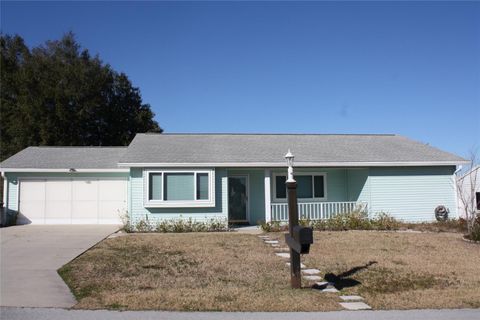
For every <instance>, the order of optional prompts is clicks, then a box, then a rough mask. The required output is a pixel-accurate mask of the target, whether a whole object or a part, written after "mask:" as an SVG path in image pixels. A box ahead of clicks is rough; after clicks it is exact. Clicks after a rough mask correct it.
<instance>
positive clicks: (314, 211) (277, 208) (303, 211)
mask: <svg viewBox="0 0 480 320" xmlns="http://www.w3.org/2000/svg"><path fill="white" fill-rule="evenodd" d="M271 208H272V221H288V204H287V203H272V204H271ZM353 210H364V211H366V210H367V203H364V202H356V201H343V202H301V203H298V216H299V218H300V219H308V220H323V219H328V218H330V217H333V216H335V215H337V214H342V213H350V212H352V211H353Z"/></svg>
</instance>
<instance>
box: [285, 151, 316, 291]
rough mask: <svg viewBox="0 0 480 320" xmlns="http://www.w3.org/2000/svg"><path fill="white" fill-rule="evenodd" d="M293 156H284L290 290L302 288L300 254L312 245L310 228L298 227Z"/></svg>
mask: <svg viewBox="0 0 480 320" xmlns="http://www.w3.org/2000/svg"><path fill="white" fill-rule="evenodd" d="M293 158H294V156H293V154H292V153H291V152H290V150H288V153H287V154H286V155H285V159H286V160H287V165H288V179H287V182H286V184H287V191H288V192H287V194H288V234H286V235H285V241H286V243H287V245H288V246H289V247H290V283H291V286H292V288H294V289H298V288H301V287H302V275H301V264H300V254H306V253H308V252H309V251H310V245H311V244H312V243H313V232H312V229H311V228H308V227H301V226H299V225H298V205H297V182H296V181H295V179H294V177H293Z"/></svg>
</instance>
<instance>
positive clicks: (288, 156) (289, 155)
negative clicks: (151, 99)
mask: <svg viewBox="0 0 480 320" xmlns="http://www.w3.org/2000/svg"><path fill="white" fill-rule="evenodd" d="M294 158H295V156H294V155H293V154H292V152H291V151H290V149H288V152H287V154H286V155H285V159H286V160H287V166H289V167H293V159H294Z"/></svg>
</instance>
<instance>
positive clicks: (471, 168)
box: [457, 149, 480, 233]
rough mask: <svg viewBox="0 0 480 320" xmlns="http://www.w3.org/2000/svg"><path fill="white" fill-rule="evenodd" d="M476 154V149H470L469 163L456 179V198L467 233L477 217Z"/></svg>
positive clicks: (479, 168)
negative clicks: (462, 212)
mask: <svg viewBox="0 0 480 320" xmlns="http://www.w3.org/2000/svg"><path fill="white" fill-rule="evenodd" d="M477 155H478V149H472V150H471V151H470V159H469V161H470V164H469V165H468V167H467V168H466V169H467V170H466V172H465V173H464V174H463V175H462V176H461V177H459V178H458V179H457V193H458V199H459V200H460V204H461V205H462V207H463V208H462V209H463V210H464V213H465V220H466V221H467V231H468V233H471V232H472V230H473V228H474V226H475V223H476V219H477V217H478V211H477V199H476V192H477V178H478V176H479V175H480V166H479V165H478V160H479V159H478V156H477Z"/></svg>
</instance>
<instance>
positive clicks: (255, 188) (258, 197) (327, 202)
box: [227, 168, 369, 225]
mask: <svg viewBox="0 0 480 320" xmlns="http://www.w3.org/2000/svg"><path fill="white" fill-rule="evenodd" d="M286 171H287V170H286V168H285V169H282V168H231V169H228V170H227V176H228V220H229V222H230V223H242V222H243V223H248V224H251V225H254V224H258V223H259V222H261V221H265V222H270V221H280V222H284V221H287V220H288V205H287V197H286V189H285V180H286V174H287V172H286ZM295 176H296V180H297V194H298V212H299V218H300V219H309V220H321V219H327V218H330V217H332V216H334V215H336V214H341V213H349V212H351V211H353V210H365V211H366V210H368V207H369V206H368V197H367V192H366V188H367V186H368V183H367V180H368V169H356V168H298V169H296V170H295Z"/></svg>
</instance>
